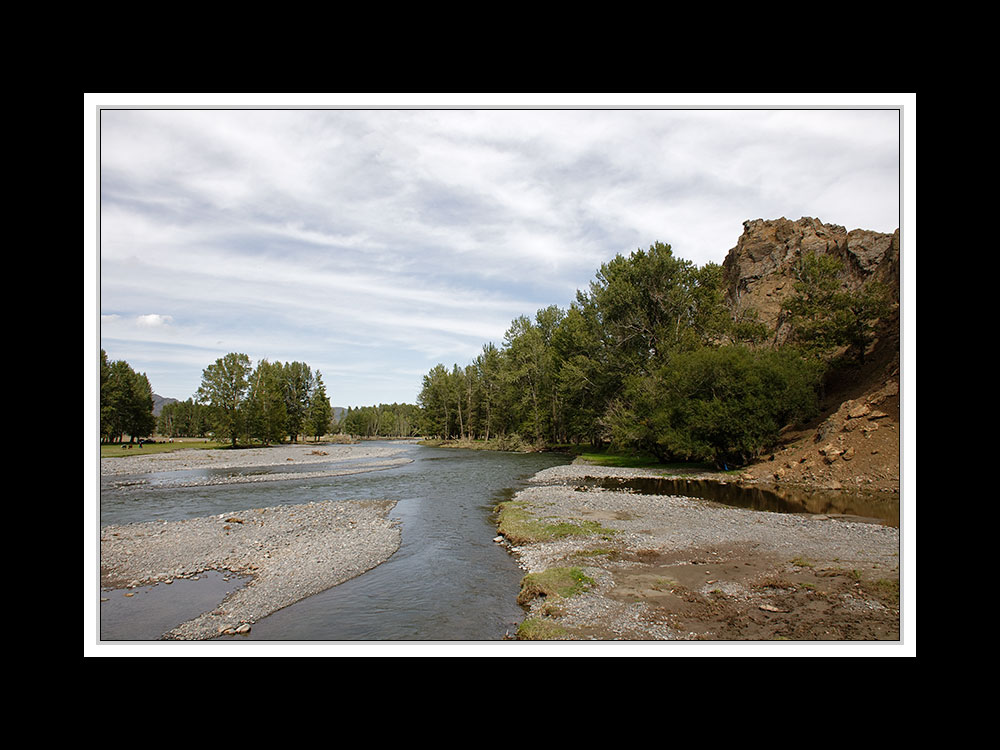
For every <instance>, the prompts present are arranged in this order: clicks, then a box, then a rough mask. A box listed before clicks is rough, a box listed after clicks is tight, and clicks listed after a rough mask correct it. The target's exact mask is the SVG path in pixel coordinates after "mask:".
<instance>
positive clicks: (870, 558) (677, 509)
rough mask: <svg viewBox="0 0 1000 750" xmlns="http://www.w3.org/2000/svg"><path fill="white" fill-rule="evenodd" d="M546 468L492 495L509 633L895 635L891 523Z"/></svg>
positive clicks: (589, 469) (596, 636)
mask: <svg viewBox="0 0 1000 750" xmlns="http://www.w3.org/2000/svg"><path fill="white" fill-rule="evenodd" d="M643 476H657V475H656V474H654V473H651V472H646V471H642V470H636V469H615V468H605V467H596V466H587V465H580V464H574V465H570V466H561V467H555V468H552V469H547V470H545V471H542V472H540V473H539V474H538V475H536V476H535V477H534V478H533V480H532V483H531V486H529V487H528V488H526V489H524V490H522V491H521V492H519V493H517V495H515V497H514V498H513V499H512V500H511V501H510V502H509V503H505V504H503V505H502V506H501V510H502V512H501V515H500V532H501V535H500V536H499V537H498V539H497V541H498V542H501V543H503V544H506V545H507V546H508V547H509V548H510V551H511V552H512V553H513V554H514V555H516V557H517V559H518V561H519V563H520V565H521V567H522V568H523V569H524V570H525V579H524V584H523V588H522V592H521V597H520V601H521V603H522V604H523V605H524V606H525V607H526V609H527V616H526V618H525V620H524V623H523V624H522V626H521V628H520V630H519V633H518V637H519V638H520V639H523V640H536V639H537V640H543V639H547V640H657V641H741V642H742V641H774V640H795V641H899V639H900V594H899V590H900V589H899V582H900V561H901V557H900V552H901V550H900V537H899V529H897V528H893V527H890V526H886V525H880V524H875V523H859V522H856V521H847V520H843V519H836V518H832V517H830V516H827V515H812V514H788V513H772V512H763V511H755V510H746V509H742V508H734V507H729V506H723V505H719V504H715V503H711V502H708V501H705V500H694V499H690V498H683V497H671V496H660V495H642V494H638V493H635V492H627V491H615V490H608V489H602V488H600V487H599V486H596V485H595V484H594V483H592V482H588V480H590V479H598V478H606V477H643Z"/></svg>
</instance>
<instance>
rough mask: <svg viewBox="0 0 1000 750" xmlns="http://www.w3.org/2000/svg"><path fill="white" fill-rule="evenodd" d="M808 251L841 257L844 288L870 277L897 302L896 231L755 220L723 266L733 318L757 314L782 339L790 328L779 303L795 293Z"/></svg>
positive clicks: (745, 226) (804, 221) (803, 220)
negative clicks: (797, 273)
mask: <svg viewBox="0 0 1000 750" xmlns="http://www.w3.org/2000/svg"><path fill="white" fill-rule="evenodd" d="M809 253H819V254H824V255H834V256H836V257H838V258H840V259H841V261H843V267H844V270H843V274H842V276H841V280H842V282H843V283H844V286H845V287H847V288H850V289H855V288H857V287H858V286H860V285H861V284H863V283H864V282H866V281H868V280H869V279H871V280H877V281H881V282H883V283H885V284H886V285H887V286H888V287H889V288H890V289H892V290H894V291H893V293H894V294H895V301H897V302H898V301H899V230H898V229H897V230H896V231H895V232H894V233H892V234H885V233H882V232H872V231H869V230H867V229H852V230H850V231H848V230H847V229H845V228H844V227H842V226H840V225H838V224H824V223H823V222H822V221H820V220H819V219H813V218H810V217H808V216H807V217H803V218H801V219H799V220H798V221H790V220H788V219H785V218H781V219H769V220H765V219H753V220H749V221H745V222H743V234H742V235H741V236H740V238H739V240H738V241H737V243H736V247H734V248H733V249H732V250H730V251H729V254H728V255H727V256H726V259H725V260H724V261H723V264H722V267H723V271H724V277H725V285H726V297H727V302H728V303H729V306H730V308H731V309H732V310H733V313H734V315H736V316H739V315H740V314H742V313H744V312H745V311H747V310H751V309H753V310H756V311H757V315H758V319H759V320H760V321H761V322H763V323H764V324H765V325H767V326H768V328H769V329H770V330H771V331H773V332H774V335H775V340H776V341H778V342H780V341H783V340H784V339H785V338H786V337H787V335H788V330H787V326H786V325H785V321H784V319H783V317H782V315H781V303H782V302H783V301H784V300H785V299H786V298H787V297H788V296H789V295H790V294H792V293H793V292H794V291H795V290H794V285H795V281H796V277H795V268H796V264H797V263H798V260H799V258H801V257H802V256H803V255H804V254H809Z"/></svg>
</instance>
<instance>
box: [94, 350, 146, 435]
mask: <svg viewBox="0 0 1000 750" xmlns="http://www.w3.org/2000/svg"><path fill="white" fill-rule="evenodd" d="M100 378H101V399H100V400H101V406H100V409H101V442H105V443H120V442H122V440H123V439H124V436H125V435H128V436H129V438H130V439H131V438H133V437H135V436H145V435H149V434H151V433H152V432H153V430H154V429H155V428H156V417H154V416H153V389H152V388H151V387H150V385H149V379H148V378H147V377H146V375H145V373H138V372H136V371H135V370H133V369H132V367H131V366H129V363H128V362H126V361H125V360H123V359H119V360H115V361H114V362H112V361H110V360H109V359H108V354H107V352H105V351H104V349H101V374H100Z"/></svg>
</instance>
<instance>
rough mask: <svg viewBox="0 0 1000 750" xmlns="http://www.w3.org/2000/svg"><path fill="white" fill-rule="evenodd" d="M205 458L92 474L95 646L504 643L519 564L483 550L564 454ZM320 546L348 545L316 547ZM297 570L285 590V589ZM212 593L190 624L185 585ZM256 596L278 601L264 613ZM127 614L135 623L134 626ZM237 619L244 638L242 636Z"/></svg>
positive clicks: (298, 449)
mask: <svg viewBox="0 0 1000 750" xmlns="http://www.w3.org/2000/svg"><path fill="white" fill-rule="evenodd" d="M323 452H325V453H326V455H321V453H323ZM202 453H209V452H201V451H184V452H182V453H180V454H163V455H164V456H174V458H172V459H166V458H160V457H153V456H148V457H143V459H136V458H135V457H131V456H130V457H128V459H123V460H127V461H129V462H131V463H130V465H128V466H127V471H125V470H123V469H122V466H120V465H118V464H112V465H111V466H109V467H108V470H107V471H104V470H103V467H102V473H103V474H104V476H103V477H102V480H101V502H100V523H101V537H102V543H101V547H102V561H101V562H102V568H103V569H104V570H103V572H104V573H105V576H104V577H103V579H102V583H103V588H102V591H101V598H102V599H103V600H104V601H103V602H102V604H101V607H100V609H99V615H100V621H101V632H102V634H103V635H104V636H105V637H112V638H114V640H115V641H118V642H120V641H142V642H145V641H160V640H162V639H164V638H166V639H173V638H178V637H179V638H184V639H190V638H199V639H211V640H212V641H213V642H216V643H247V642H251V641H254V642H281V643H287V642H310V643H316V642H346V643H370V642H382V641H419V642H427V641H447V642H463V643H467V642H481V641H499V640H502V639H504V638H505V637H507V636H508V635H509V634H510V633H511V632H513V631H514V630H515V629H516V627H517V625H518V623H519V621H520V618H521V617H522V616H523V611H522V610H521V608H520V607H519V606H518V605H517V603H516V592H517V588H518V586H519V581H520V577H521V571H520V569H519V567H518V566H517V563H516V560H515V559H514V558H513V557H511V556H510V555H509V554H508V553H507V552H506V551H505V550H504V549H503V548H502V547H501V546H500V545H498V544H496V543H495V542H494V541H493V538H494V536H495V535H496V528H495V522H494V520H493V518H492V512H493V509H494V507H495V505H496V503H497V502H498V501H499V500H500V499H502V498H503V497H505V496H507V495H509V494H510V493H511V492H513V491H515V490H516V489H517V488H518V487H520V486H523V485H524V483H525V482H526V481H527V480H528V479H530V477H532V476H533V475H534V474H535V473H537V472H538V471H540V470H542V469H544V468H548V467H551V466H554V465H558V464H560V463H565V462H566V461H567V460H568V459H567V458H566V457H565V456H561V455H558V454H515V453H499V452H479V451H475V452H473V451H459V450H453V449H435V448H428V447H424V446H419V445H414V444H406V443H399V442H383V443H363V444H361V445H355V446H328V447H327V446H319V447H311V446H282V447H276V448H273V449H254V450H248V451H213V452H211V453H209V455H202ZM212 453H214V454H215V455H211V454H212ZM118 460H119V459H110V460H109V461H118ZM143 460H145V463H143ZM351 523H353V524H354V526H353V527H352V526H350V525H349V524H351ZM226 527H228V528H226ZM348 530H351V531H352V534H353V536H352V535H348V534H347V531H348ZM112 534H118V536H117V537H113V536H112ZM364 534H367V536H364ZM359 540H360V542H359ZM140 542H141V544H140ZM321 549H325V550H328V551H343V550H345V549H350V550H353V552H352V553H351V554H350V555H346V556H345V555H341V556H340V557H339V558H336V557H335V556H334V555H333V554H332V552H331V554H328V555H326V556H325V557H324V556H318V555H317V554H315V553H316V552H317V551H319V550H321ZM171 551H172V554H173V558H174V559H173V561H172V564H171V560H170V559H168V557H169V556H168V555H167V554H166V553H167V552H171ZM348 558H350V559H351V560H353V561H354V562H355V563H356V565H355V567H354V569H350V568H349V566H347V565H346V562H347V561H348ZM295 559H298V560H300V564H299V565H298V567H297V568H296V567H295V566H290V562H289V561H291V560H295ZM352 571H353V574H350V573H352ZM291 573H294V574H295V582H294V583H293V584H290V585H288V586H282V585H281V581H282V580H287V576H289V575H290V574H291ZM362 573H363V574H362ZM345 574H346V575H345ZM223 575H226V576H227V577H228V576H238V575H242V576H245V577H246V578H248V579H249V580H251V584H243V585H242V586H241V587H240V588H239V589H236V590H235V591H231V592H226V591H222V589H224V588H225V585H224V584H229V583H230V581H223V580H222V576H223ZM195 577H197V580H195ZM126 579H128V580H126ZM168 580H169V581H170V583H167V581H168ZM300 581H301V583H300ZM123 586H130V588H123ZM209 586H214V587H216V588H218V589H219V590H220V592H221V593H222V595H223V596H224V597H225V598H224V599H222V600H221V601H220V602H218V603H216V604H215V606H213V607H212V608H211V609H206V610H205V611H204V612H202V613H200V614H198V615H197V616H192V615H191V613H190V610H191V607H187V608H186V609H184V608H182V607H180V603H179V602H177V601H176V600H177V599H178V598H180V595H179V594H176V593H174V592H176V591H178V590H179V588H183V589H184V590H185V591H191V592H194V591H195V590H197V591H198V592H200V591H202V590H204V589H207V588H208V587H209ZM268 587H270V589H268ZM129 594H131V596H128V595H129ZM263 594H266V596H262V595H263ZM250 595H253V599H254V601H255V603H254V605H253V606H252V607H247V606H244V605H245V602H241V599H240V598H241V597H243V598H244V599H246V598H249V597H250ZM192 596H194V594H193V593H191V594H187V595H186V597H187V598H189V599H190V598H191V597H192ZM289 598H292V599H294V601H288V599H289ZM168 601H169V602H170V603H169V605H166V604H163V605H161V604H160V603H159V602H168ZM265 601H266V602H270V603H271V604H273V605H277V606H272V607H271V608H270V611H268V612H264V609H267V607H265V606H264V602H265ZM112 602H114V605H115V606H113V607H112V606H108V605H110V604H111V603H112ZM126 602H127V604H126ZM129 607H131V608H132V610H131V611H132V612H134V614H131V613H130V611H129ZM157 609H161V610H163V611H164V617H166V618H168V619H169V617H170V616H171V614H172V610H176V611H181V610H182V609H183V611H184V614H185V617H187V618H188V619H187V620H185V622H183V623H181V622H173V623H170V622H167V621H164V620H163V619H162V618H161V620H155V618H154V621H155V622H157V623H159V625H161V626H162V627H163V632H162V633H160V634H158V635H156V636H153V635H151V633H150V629H151V628H155V627H156V625H155V624H150V623H149V622H148V620H149V619H150V618H149V616H148V615H149V614H150V612H151V611H153V610H157ZM130 618H131V619H134V621H135V622H136V624H137V625H138V624H139V623H142V627H141V628H139V627H137V628H136V629H135V630H134V631H131V632H130V629H129V619H130ZM195 620H197V621H198V622H194V621H195ZM244 621H245V622H244ZM240 625H249V629H244V630H243V631H242V632H237V631H238V630H239V627H240ZM227 631H232V632H227Z"/></svg>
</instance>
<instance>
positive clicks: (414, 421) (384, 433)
mask: <svg viewBox="0 0 1000 750" xmlns="http://www.w3.org/2000/svg"><path fill="white" fill-rule="evenodd" d="M421 420H422V414H421V411H420V407H419V406H416V405H414V404H395V403H394V404H379V405H378V406H360V407H355V408H348V409H347V411H346V412H345V413H344V414H343V415H342V416H341V418H340V422H338V423H337V429H338V430H339V431H340V432H341V433H342V434H344V435H355V436H357V437H364V438H377V437H413V436H415V435H418V434H420V425H421Z"/></svg>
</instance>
